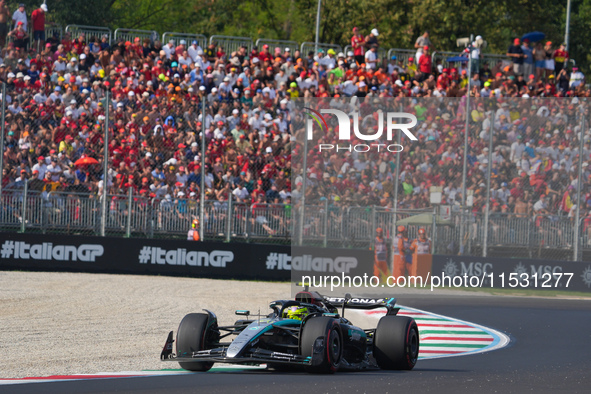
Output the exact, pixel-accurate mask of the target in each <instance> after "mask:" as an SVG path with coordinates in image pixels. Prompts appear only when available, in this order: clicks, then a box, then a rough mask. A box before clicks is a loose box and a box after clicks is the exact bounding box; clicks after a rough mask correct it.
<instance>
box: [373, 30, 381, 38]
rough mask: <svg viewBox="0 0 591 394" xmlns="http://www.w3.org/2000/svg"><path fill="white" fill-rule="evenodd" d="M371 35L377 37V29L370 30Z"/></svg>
mask: <svg viewBox="0 0 591 394" xmlns="http://www.w3.org/2000/svg"><path fill="white" fill-rule="evenodd" d="M371 34H373V35H374V36H376V37H377V36H379V35H380V34H379V33H378V29H371Z"/></svg>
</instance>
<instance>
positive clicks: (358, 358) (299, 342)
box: [160, 291, 419, 373]
mask: <svg viewBox="0 0 591 394" xmlns="http://www.w3.org/2000/svg"><path fill="white" fill-rule="evenodd" d="M395 304H396V300H395V299H394V298H380V299H376V298H352V297H351V296H350V295H349V294H347V295H346V296H345V297H344V298H332V297H326V296H322V295H320V294H318V293H317V292H314V291H302V292H299V293H298V294H297V295H296V297H295V300H278V301H274V302H272V303H271V304H270V308H271V310H272V312H271V313H270V314H268V315H267V316H264V317H263V316H261V315H258V316H256V318H254V317H255V316H251V315H250V312H249V311H236V314H237V315H242V316H245V317H246V318H245V319H242V320H238V321H236V322H235V324H234V325H231V326H218V322H217V317H216V315H215V314H214V313H213V312H210V311H208V310H205V312H206V313H190V314H188V315H186V316H185V317H184V318H183V320H182V321H181V323H180V325H179V328H178V330H177V335H176V341H175V339H174V335H173V331H171V332H170V333H169V334H168V338H167V340H166V344H165V345H164V348H163V350H162V353H161V355H160V359H161V360H163V361H175V362H178V363H179V364H180V366H181V368H183V369H186V370H189V371H207V370H209V369H210V368H211V367H212V365H213V364H214V363H231V364H245V365H260V364H266V365H267V367H269V368H272V369H279V370H285V369H291V368H294V369H305V370H306V371H308V372H313V373H334V372H336V371H337V370H342V371H347V370H348V371H350V370H366V369H378V368H379V369H388V370H411V369H413V367H414V366H415V364H416V362H417V358H418V354H419V332H418V329H417V324H416V322H415V321H414V319H412V318H410V317H405V316H397V315H396V314H397V313H398V310H399V309H400V308H397V307H395ZM339 308H340V310H339ZM376 308H386V310H387V312H386V314H385V316H383V317H382V318H381V319H380V320H379V322H378V324H377V327H376V328H373V329H361V328H359V327H357V326H355V325H353V324H352V323H351V322H350V321H349V320H347V319H346V318H345V316H344V315H345V310H346V309H376ZM339 312H340V313H339ZM231 336H235V337H234V339H233V340H232V341H227V339H230V338H228V337H231ZM175 342H176V353H174V352H173V343H175Z"/></svg>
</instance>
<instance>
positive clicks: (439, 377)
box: [0, 293, 591, 394]
mask: <svg viewBox="0 0 591 394" xmlns="http://www.w3.org/2000/svg"><path fill="white" fill-rule="evenodd" d="M398 301H399V303H400V304H402V305H407V306H410V307H414V308H419V309H423V310H427V311H430V312H434V313H438V314H442V315H446V316H450V317H455V318H458V319H462V320H466V321H470V322H473V323H477V324H481V325H484V326H487V327H491V328H494V329H497V330H499V331H501V332H503V333H505V334H507V335H509V336H510V338H511V343H510V344H509V346H508V347H506V348H504V349H500V350H496V351H492V352H488V353H483V354H476V355H468V356H460V357H450V358H442V359H434V360H420V361H419V362H418V363H417V366H416V367H415V369H414V370H413V371H405V372H398V371H395V372H390V371H372V372H357V373H337V374H334V375H310V374H307V373H303V372H294V373H278V372H268V371H243V372H238V373H234V372H223V373H196V374H190V375H176V376H158V377H143V378H119V379H101V380H92V381H70V382H52V383H33V384H23V385H14V386H4V387H0V392H2V393H4V392H7V393H8V392H10V393H31V392H43V393H98V392H118V393H126V392H135V393H139V392H141V393H162V392H169V393H195V392H207V393H257V394H263V393H273V394H276V393H393V392H407V393H416V392H421V393H424V392H433V393H495V392H502V393H525V392H533V393H556V392H568V393H578V392H580V393H589V392H591V300H572V299H568V300H564V299H543V298H525V297H524V298H517V297H496V296H491V297H471V296H470V294H469V293H468V294H466V295H464V296H438V297H433V296H416V295H412V296H410V295H409V296H401V297H399V298H398ZM155 357H158V355H155ZM163 368H176V366H170V365H166V366H163Z"/></svg>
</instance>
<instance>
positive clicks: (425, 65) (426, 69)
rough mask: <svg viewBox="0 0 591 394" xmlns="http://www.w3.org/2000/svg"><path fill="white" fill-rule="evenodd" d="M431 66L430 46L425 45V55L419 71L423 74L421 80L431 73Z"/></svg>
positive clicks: (422, 57) (420, 61)
mask: <svg viewBox="0 0 591 394" xmlns="http://www.w3.org/2000/svg"><path fill="white" fill-rule="evenodd" d="M431 67H432V63H431V54H430V53H429V47H427V46H425V47H423V55H422V56H421V59H420V60H419V71H420V72H421V74H422V77H421V78H420V81H419V82H422V81H424V80H425V79H427V77H428V76H429V75H430V74H431V71H432V70H431Z"/></svg>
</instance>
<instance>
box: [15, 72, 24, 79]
mask: <svg viewBox="0 0 591 394" xmlns="http://www.w3.org/2000/svg"><path fill="white" fill-rule="evenodd" d="M24 76H25V74H23V73H16V77H17V78H22V77H24Z"/></svg>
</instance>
